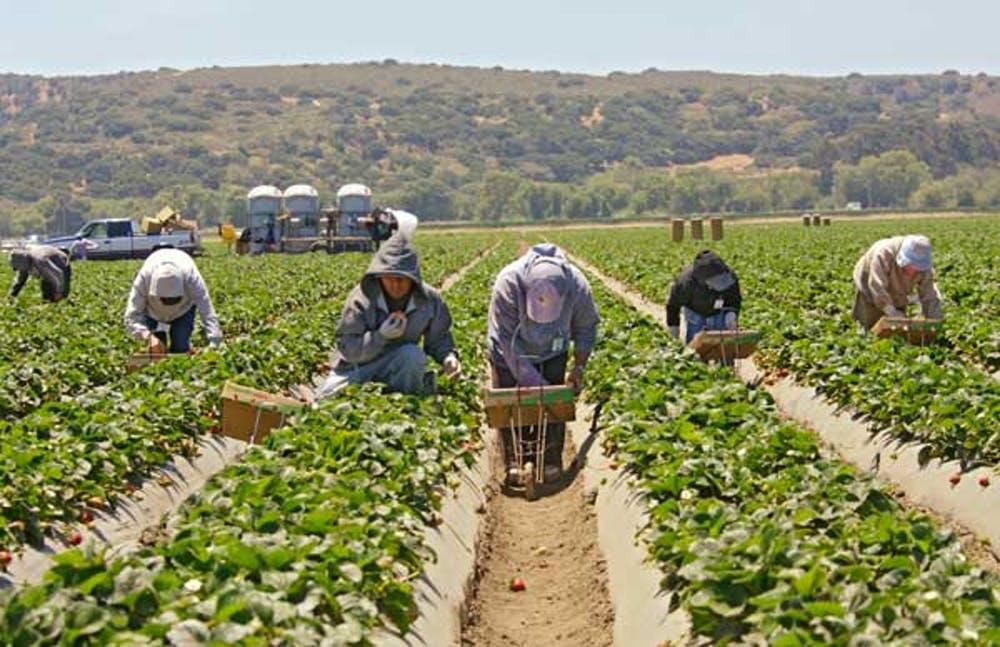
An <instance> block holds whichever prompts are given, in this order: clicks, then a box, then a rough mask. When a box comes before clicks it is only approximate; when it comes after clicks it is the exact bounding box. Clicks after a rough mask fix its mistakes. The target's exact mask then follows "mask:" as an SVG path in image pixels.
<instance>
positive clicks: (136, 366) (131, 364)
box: [125, 353, 170, 373]
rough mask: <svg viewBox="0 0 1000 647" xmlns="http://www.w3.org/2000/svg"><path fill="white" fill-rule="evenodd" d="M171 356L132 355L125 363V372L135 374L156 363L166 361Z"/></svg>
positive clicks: (164, 354)
mask: <svg viewBox="0 0 1000 647" xmlns="http://www.w3.org/2000/svg"><path fill="white" fill-rule="evenodd" d="M168 357H170V355H168V354H166V353H159V354H156V355H153V354H152V353H132V355H130V356H129V358H128V360H127V361H126V363H125V370H126V372H128V373H135V372H136V371H138V370H140V369H142V368H145V367H146V366H149V365H150V364H152V363H154V362H158V361H160V360H161V359H166V358H168Z"/></svg>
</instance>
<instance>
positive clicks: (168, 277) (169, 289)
mask: <svg viewBox="0 0 1000 647" xmlns="http://www.w3.org/2000/svg"><path fill="white" fill-rule="evenodd" d="M149 295H150V296H154V297H159V298H161V299H163V298H167V299H169V298H176V297H182V296H184V276H183V275H182V274H181V270H180V268H179V267H177V266H176V265H174V264H173V263H163V264H162V265H157V266H156V267H155V268H154V269H153V275H152V277H151V278H150V280H149Z"/></svg>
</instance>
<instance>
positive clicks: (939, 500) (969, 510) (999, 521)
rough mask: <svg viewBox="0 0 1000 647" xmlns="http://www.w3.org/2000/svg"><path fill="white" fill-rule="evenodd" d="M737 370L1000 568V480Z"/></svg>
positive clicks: (662, 319) (811, 393)
mask: <svg viewBox="0 0 1000 647" xmlns="http://www.w3.org/2000/svg"><path fill="white" fill-rule="evenodd" d="M569 257H570V259H571V260H572V261H573V262H574V263H576V264H577V265H578V266H579V267H581V268H582V269H584V270H586V271H587V272H589V273H591V274H592V275H594V276H596V277H597V278H598V279H599V280H601V282H603V283H604V284H605V285H606V286H607V287H608V289H610V290H611V291H612V292H614V293H615V294H617V295H618V296H620V297H621V298H622V299H624V300H625V301H626V302H627V303H629V304H630V305H631V306H632V307H634V308H635V309H636V310H638V311H640V312H642V313H644V314H648V315H649V316H651V317H653V318H654V319H656V321H658V322H659V323H660V324H661V325H666V311H665V309H664V308H663V307H661V306H659V305H656V304H654V303H652V302H651V301H649V300H647V299H646V298H645V297H643V296H642V295H640V294H639V293H637V292H635V291H633V290H632V289H631V288H629V287H628V286H627V285H625V284H624V283H622V282H621V281H618V280H616V279H614V278H612V277H610V276H608V275H606V274H604V273H603V272H601V271H600V270H599V269H597V268H596V267H594V266H593V265H591V264H590V263H587V262H586V261H584V260H583V259H581V258H579V257H577V256H574V255H569ZM737 371H738V374H739V377H740V378H741V379H743V380H744V381H745V382H748V383H753V384H762V385H763V386H764V388H766V389H767V391H768V392H769V393H770V394H771V396H772V397H773V398H774V400H775V403H776V404H777V405H778V407H779V409H780V411H781V413H782V415H783V416H784V417H786V418H788V419H790V420H792V421H794V422H796V423H798V424H799V425H802V426H803V427H805V428H807V429H810V430H812V431H813V432H815V433H816V434H817V436H818V437H819V439H820V447H821V449H822V450H823V451H824V453H825V454H826V455H827V456H831V457H835V458H838V459H839V460H843V461H845V462H847V463H850V464H852V465H854V466H855V468H856V469H858V470H859V472H871V473H873V475H874V476H875V477H876V478H878V479H879V480H880V481H881V482H883V483H886V484H888V485H890V486H891V487H892V488H893V489H894V491H895V494H896V498H897V500H898V501H899V502H900V503H901V504H902V505H905V506H907V507H909V508H913V509H916V510H918V511H920V512H923V513H925V514H927V515H929V516H931V517H932V518H934V519H935V521H937V522H938V524H940V525H943V526H946V527H948V528H950V529H951V530H952V531H954V532H955V534H956V535H957V536H958V537H959V538H960V539H961V541H962V544H963V547H964V548H965V553H966V555H967V556H968V557H969V558H971V559H972V560H973V561H975V562H976V563H977V564H978V565H979V566H981V567H982V568H985V569H988V570H991V571H993V572H995V573H998V574H1000V517H998V516H997V515H995V514H992V511H993V510H996V509H997V506H1000V484H997V483H992V482H991V483H989V484H988V485H985V486H984V485H980V484H978V483H977V479H976V478H975V475H974V474H969V475H966V478H963V479H962V481H961V483H960V484H959V485H957V486H955V485H951V484H950V483H949V479H950V478H951V475H952V474H954V473H956V472H957V471H960V467H959V465H958V463H957V461H945V462H941V461H933V462H932V463H930V464H928V465H923V464H921V463H920V461H919V460H918V454H919V449H920V447H919V445H916V444H912V443H911V444H906V445H900V444H899V443H898V441H896V440H895V439H893V438H891V437H889V436H886V435H885V434H873V433H872V432H871V431H870V430H869V429H868V427H867V425H866V424H865V422H864V420H859V419H858V418H857V417H856V416H855V415H853V412H852V411H850V410H844V409H842V408H840V407H837V406H835V405H833V404H831V403H829V402H827V401H826V400H825V399H824V398H823V397H822V396H819V395H817V394H816V392H815V390H814V389H812V388H811V387H807V386H802V385H799V384H797V383H796V382H795V381H794V379H792V378H791V377H782V378H780V379H774V378H769V377H768V376H766V375H765V374H764V373H763V372H761V371H760V370H759V369H758V368H757V366H756V365H755V364H754V362H753V360H752V359H747V360H740V361H738V362H737ZM883 459H884V460H883ZM984 473H985V472H984ZM994 480H996V479H994Z"/></svg>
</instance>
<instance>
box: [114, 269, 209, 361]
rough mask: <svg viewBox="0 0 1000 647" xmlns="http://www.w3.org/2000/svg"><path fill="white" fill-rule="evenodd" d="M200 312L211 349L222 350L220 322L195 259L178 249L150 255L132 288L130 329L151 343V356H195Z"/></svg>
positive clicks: (127, 321)
mask: <svg viewBox="0 0 1000 647" xmlns="http://www.w3.org/2000/svg"><path fill="white" fill-rule="evenodd" d="M195 310H197V311H198V314H199V315H201V323H202V325H203V326H204V327H205V335H206V336H207V337H208V341H209V344H211V345H212V346H213V347H214V346H218V345H220V344H221V343H222V328H221V327H220V326H219V318H218V317H217V316H216V315H215V308H214V307H213V306H212V299H211V297H210V296H209V294H208V286H207V285H205V280H204V279H203V278H202V277H201V273H200V272H198V267H197V266H196V265H195V263H194V259H192V258H191V257H190V256H188V255H187V254H186V253H185V252H182V251H181V250H179V249H161V250H158V251H155V252H153V253H152V254H150V256H149V258H147V259H146V262H145V263H143V265H142V267H141V268H139V272H138V273H137V274H136V276H135V280H134V281H133V282H132V291H131V293H130V294H129V298H128V306H127V307H126V309H125V328H126V329H127V330H128V332H129V334H130V335H132V336H133V337H135V338H136V339H139V340H142V341H145V342H146V343H148V344H149V352H150V353H152V354H162V353H165V352H167V351H168V350H169V352H171V353H186V352H188V351H190V350H191V333H192V332H193V331H194V315H195Z"/></svg>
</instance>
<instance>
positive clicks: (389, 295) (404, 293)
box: [316, 234, 461, 399]
mask: <svg viewBox="0 0 1000 647" xmlns="http://www.w3.org/2000/svg"><path fill="white" fill-rule="evenodd" d="M421 340H423V347H422V348H421V345H420V342H421ZM428 355H430V356H431V357H433V358H434V360H435V361H437V362H438V363H439V364H441V366H442V368H443V370H444V373H445V375H448V376H451V377H457V376H458V375H459V373H460V372H461V364H460V363H459V361H458V356H457V355H456V353H455V342H454V340H453V339H452V336H451V314H450V313H449V312H448V306H447V305H445V303H444V300H443V299H442V298H441V295H440V294H439V293H438V292H437V290H435V289H434V288H433V287H431V286H429V285H427V284H426V283H424V282H423V281H422V280H421V278H420V261H419V259H418V257H417V253H416V251H415V250H414V249H413V246H412V244H411V243H410V241H409V239H408V238H406V237H405V236H403V235H399V234H397V235H394V236H392V237H391V238H389V239H388V240H387V241H385V242H384V243H382V245H381V246H380V247H379V248H378V251H377V252H376V253H375V256H374V257H373V258H372V261H371V264H370V265H369V266H368V271H367V272H365V275H364V277H363V278H362V279H361V283H360V284H359V285H358V286H357V287H355V288H354V290H353V291H352V292H351V294H350V295H349V296H348V297H347V303H346V304H345V305H344V311H343V313H342V314H341V317H340V324H339V325H338V326H337V350H336V352H335V353H334V357H333V361H332V366H333V372H332V373H331V374H330V376H329V377H328V378H327V380H326V382H324V384H323V386H321V387H320V389H319V391H317V392H316V399H322V398H324V397H328V396H330V395H332V394H333V393H335V392H336V391H338V390H339V389H340V388H341V387H343V386H345V385H346V384H362V383H365V382H381V383H383V384H385V385H386V386H388V387H389V390H390V391H396V392H399V393H408V394H416V395H419V394H424V393H432V392H434V391H435V390H436V386H435V384H434V381H433V379H434V375H433V373H428V371H427V356H428Z"/></svg>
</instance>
